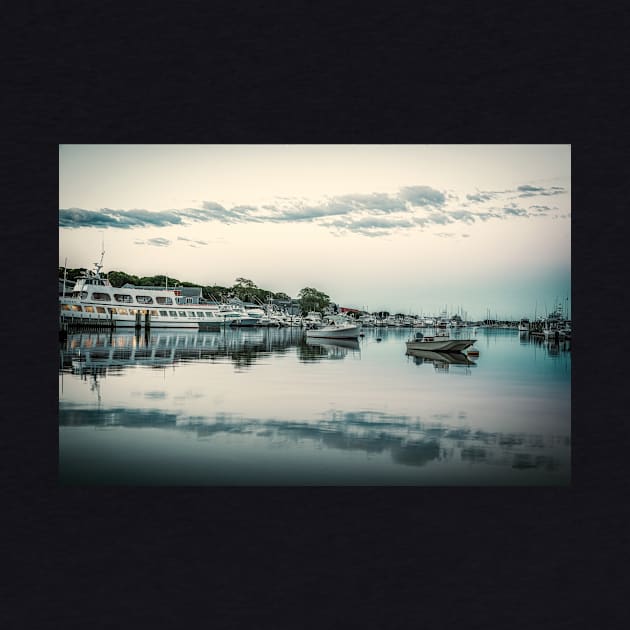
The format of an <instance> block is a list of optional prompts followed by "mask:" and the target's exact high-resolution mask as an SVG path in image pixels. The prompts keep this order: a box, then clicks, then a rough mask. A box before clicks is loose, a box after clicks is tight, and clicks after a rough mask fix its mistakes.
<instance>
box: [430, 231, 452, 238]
mask: <svg viewBox="0 0 630 630" xmlns="http://www.w3.org/2000/svg"><path fill="white" fill-rule="evenodd" d="M435 236H439V237H440V238H453V236H455V234H453V233H452V232H436V233H435Z"/></svg>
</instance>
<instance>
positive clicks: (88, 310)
mask: <svg viewBox="0 0 630 630" xmlns="http://www.w3.org/2000/svg"><path fill="white" fill-rule="evenodd" d="M83 310H84V311H85V312H86V313H93V312H94V307H93V306H85V307H83Z"/></svg>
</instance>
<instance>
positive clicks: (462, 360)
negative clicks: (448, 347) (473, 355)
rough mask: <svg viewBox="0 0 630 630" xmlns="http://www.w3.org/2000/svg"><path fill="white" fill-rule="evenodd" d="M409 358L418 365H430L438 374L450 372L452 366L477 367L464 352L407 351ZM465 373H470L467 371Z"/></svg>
mask: <svg viewBox="0 0 630 630" xmlns="http://www.w3.org/2000/svg"><path fill="white" fill-rule="evenodd" d="M406 354H407V356H410V357H413V362H414V363H415V364H416V365H424V364H425V363H429V364H431V365H433V367H434V368H435V371H436V372H448V371H449V367H450V366H457V367H476V366H477V364H476V363H475V362H474V361H473V360H471V359H469V358H468V357H467V356H466V355H465V354H464V353H463V352H435V351H432V350H411V349H409V350H407V353H406ZM465 373H469V372H468V370H466V372H465Z"/></svg>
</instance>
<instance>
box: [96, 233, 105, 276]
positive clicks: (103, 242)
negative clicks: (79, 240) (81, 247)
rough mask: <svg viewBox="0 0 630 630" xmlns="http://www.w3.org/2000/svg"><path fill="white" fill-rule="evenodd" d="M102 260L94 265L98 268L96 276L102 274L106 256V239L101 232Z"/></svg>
mask: <svg viewBox="0 0 630 630" xmlns="http://www.w3.org/2000/svg"><path fill="white" fill-rule="evenodd" d="M101 238H102V240H101V260H100V262H97V263H94V266H95V267H96V275H97V276H98V275H100V273H101V269H102V268H103V257H104V256H105V237H104V236H103V233H102V232H101Z"/></svg>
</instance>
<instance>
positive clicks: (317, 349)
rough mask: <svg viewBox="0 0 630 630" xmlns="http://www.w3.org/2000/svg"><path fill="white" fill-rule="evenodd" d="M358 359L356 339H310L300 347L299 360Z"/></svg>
mask: <svg viewBox="0 0 630 630" xmlns="http://www.w3.org/2000/svg"><path fill="white" fill-rule="evenodd" d="M348 355H350V356H352V357H355V358H360V356H361V346H360V345H359V342H358V341H357V340H356V339H310V338H306V339H305V340H304V344H301V345H300V358H301V360H308V361H313V360H319V359H323V358H325V359H345V358H346V357H347V356H348Z"/></svg>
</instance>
